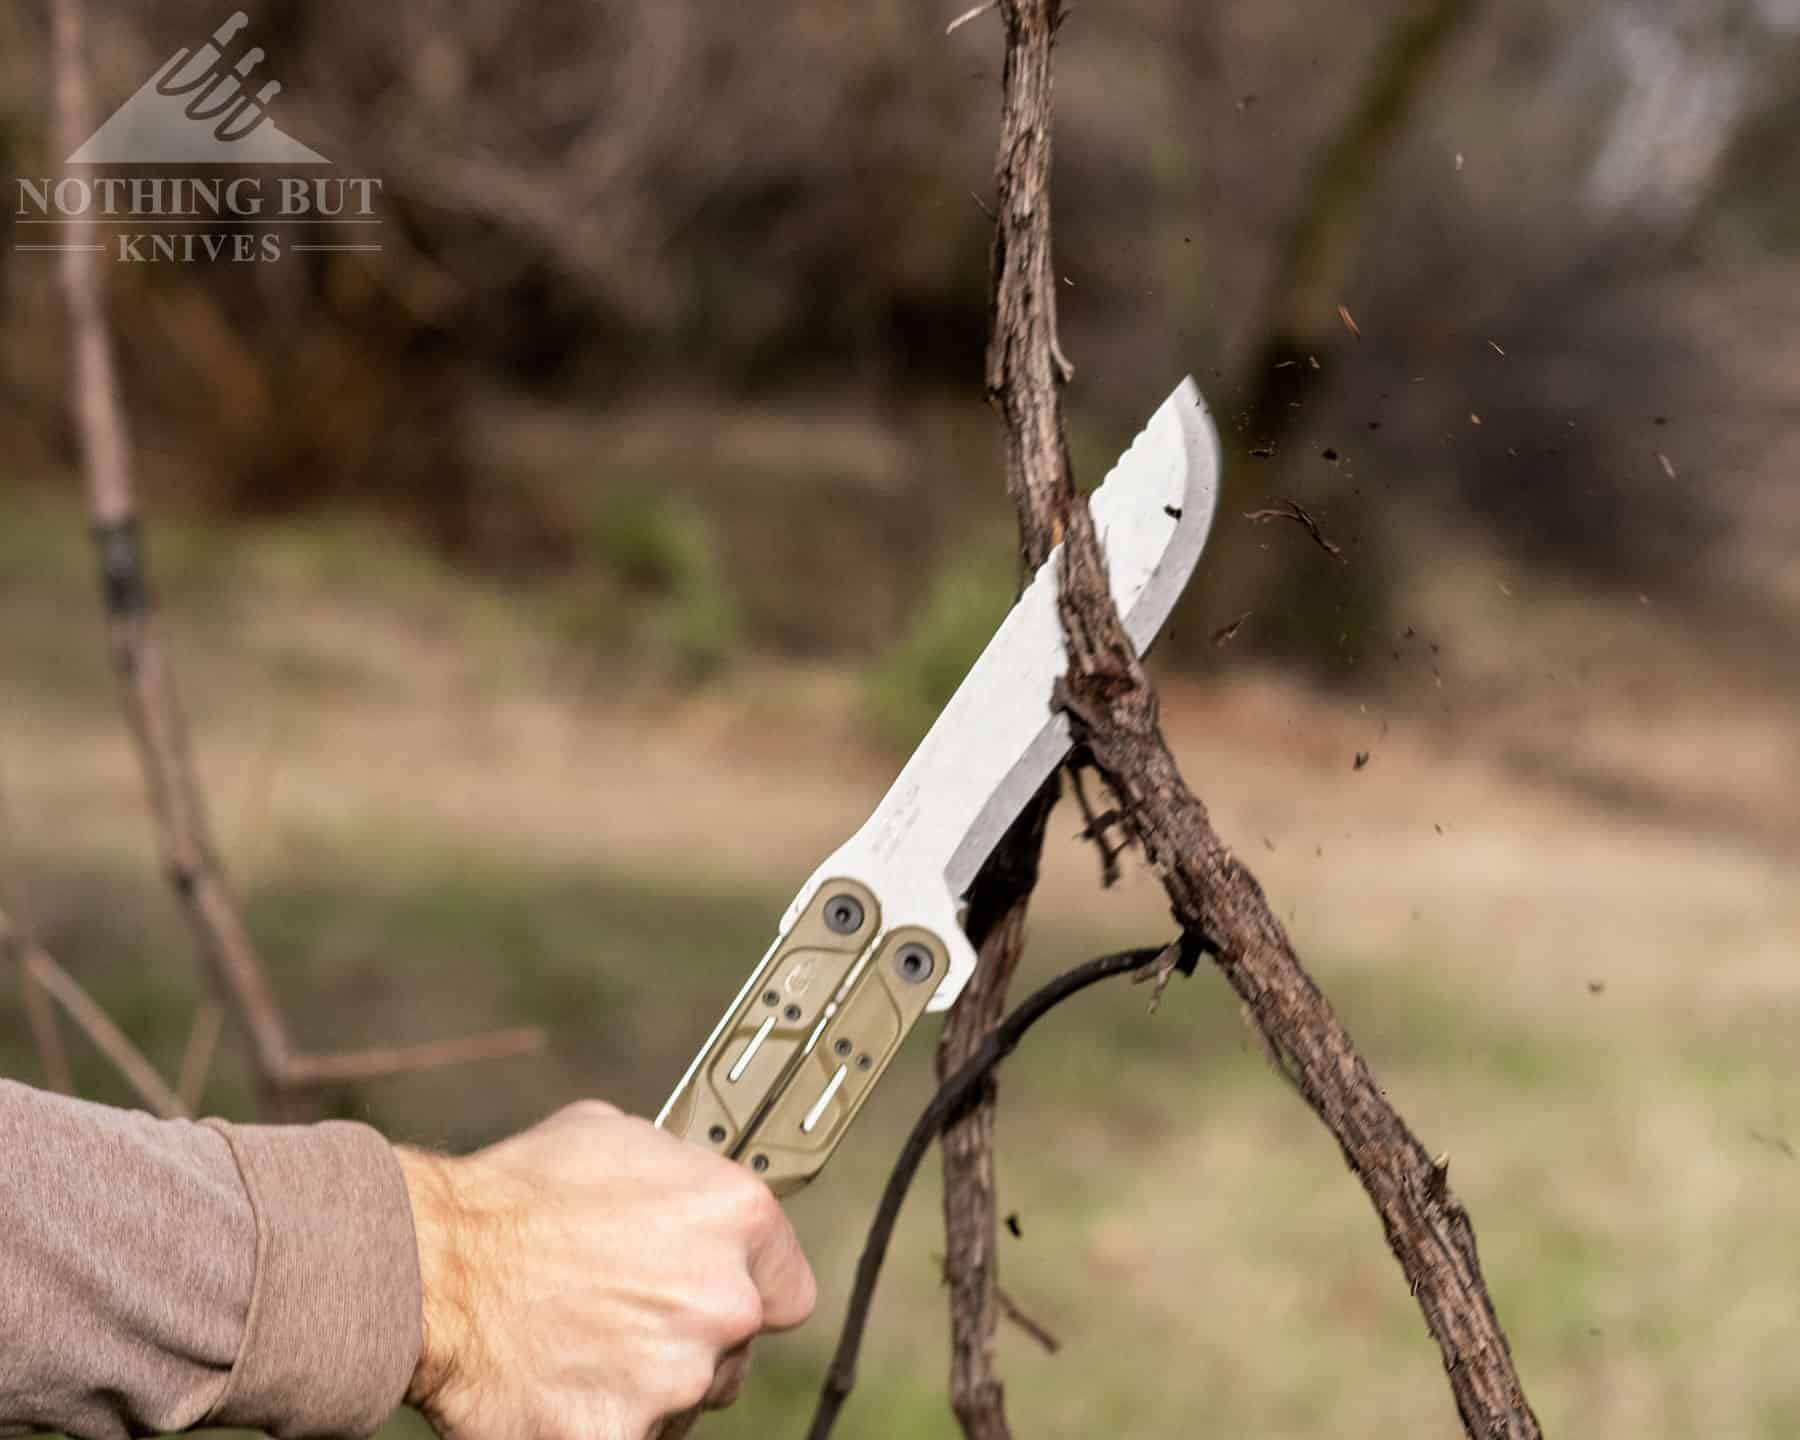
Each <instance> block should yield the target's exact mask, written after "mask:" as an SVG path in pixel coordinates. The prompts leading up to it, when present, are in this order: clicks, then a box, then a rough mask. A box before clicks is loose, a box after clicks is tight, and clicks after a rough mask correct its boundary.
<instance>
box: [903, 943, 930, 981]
mask: <svg viewBox="0 0 1800 1440" xmlns="http://www.w3.org/2000/svg"><path fill="white" fill-rule="evenodd" d="M936 968H937V962H936V961H935V960H933V959H932V958H931V951H930V950H928V949H926V947H925V946H923V945H920V944H918V943H917V942H914V943H913V944H911V945H902V946H901V947H900V948H899V950H898V951H896V952H895V954H894V971H895V973H896V974H898V975H899V977H900V978H901V979H902V980H904V981H905V982H906V983H907V984H908V985H919V984H922V983H923V982H924V981H926V980H929V979H930V978H931V972H932V971H933V970H935V969H936Z"/></svg>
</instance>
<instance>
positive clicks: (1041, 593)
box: [656, 377, 1219, 1195]
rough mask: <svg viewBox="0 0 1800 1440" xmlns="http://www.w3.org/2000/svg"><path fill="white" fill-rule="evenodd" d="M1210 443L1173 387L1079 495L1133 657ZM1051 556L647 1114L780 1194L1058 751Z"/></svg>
mask: <svg viewBox="0 0 1800 1440" xmlns="http://www.w3.org/2000/svg"><path fill="white" fill-rule="evenodd" d="M1218 488H1219V440H1218V435H1217V433H1216V431H1215V430H1214V428H1213V423H1212V419H1211V417H1210V416H1209V415H1208V413H1207V410H1206V403H1205V401H1203V400H1202V399H1201V398H1200V391H1199V389H1198V388H1197V387H1196V386H1195V384H1194V382H1193V380H1192V378H1191V377H1190V378H1189V379H1186V380H1183V381H1182V383H1181V384H1180V385H1179V386H1177V387H1176V389H1175V393H1174V394H1172V395H1171V396H1169V398H1168V399H1167V400H1165V401H1164V402H1163V403H1162V405H1161V406H1160V407H1159V408H1158V410H1157V411H1156V413H1155V414H1154V415H1153V416H1151V417H1150V423H1149V424H1148V425H1146V426H1145V427H1144V429H1143V431H1142V433H1140V434H1139V435H1138V437H1137V438H1136V439H1135V440H1134V441H1132V443H1131V447H1130V448H1129V449H1128V450H1126V452H1125V453H1124V455H1122V456H1121V457H1120V458H1119V462H1118V464H1117V465H1115V466H1114V467H1113V469H1112V471H1111V472H1110V473H1109V474H1108V475H1107V477H1106V479H1105V481H1104V482H1103V483H1102V484H1101V485H1100V488H1099V489H1097V490H1096V491H1095V492H1094V493H1093V494H1092V495H1091V496H1089V497H1088V508H1089V511H1090V513H1091V514H1092V515H1093V519H1094V530H1095V534H1096V535H1097V536H1098V537H1099V540H1100V546H1101V550H1102V553H1103V554H1104V556H1105V559H1106V564H1107V573H1108V578H1109V580H1110V583H1111V586H1112V594H1113V600H1114V602H1115V603H1116V604H1117V606H1118V609H1119V616H1120V618H1121V619H1122V620H1123V621H1124V625H1125V632H1126V634H1127V635H1129V636H1130V637H1131V642H1132V644H1133V645H1135V646H1137V648H1138V651H1139V653H1140V654H1141V653H1142V652H1143V651H1145V650H1147V649H1148V648H1149V646H1150V642H1151V641H1152V640H1154V639H1155V638H1156V635H1157V632H1158V631H1159V630H1161V629H1162V625H1163V622H1164V621H1165V620H1166V619H1168V616H1169V612H1170V611H1171V610H1172V609H1174V607H1175V602H1176V600H1177V599H1178V598H1180V595H1181V592H1182V590H1183V589H1184V588H1185V587H1186V585H1187V582H1188V578H1189V577H1190V576H1191V575H1192V574H1193V572H1194V566H1195V564H1196V563H1197V562H1198V560H1199V558H1200V551H1201V548H1202V547H1203V546H1204V545H1205V544H1206V537H1207V533H1208V531H1209V530H1210V529H1211V526H1212V518H1213V511H1214V508H1215V506H1216V504H1217V501H1218ZM1061 560H1062V547H1061V546H1060V545H1059V546H1058V547H1057V548H1056V549H1055V550H1053V551H1052V552H1051V554H1050V556H1049V558H1048V559H1046V560H1045V561H1044V563H1043V565H1042V566H1040V567H1039V569H1038V571H1037V574H1036V575H1035V576H1033V577H1032V580H1031V583H1030V584H1029V585H1028V586H1026V587H1025V589H1024V591H1023V592H1022V593H1021V594H1020V596H1019V598H1018V601H1017V602H1016V603H1015V604H1014V605H1013V608H1012V610H1011V611H1010V612H1009V613H1008V614H1007V616H1006V619H1005V620H1003V621H1002V622H1001V624H1000V628H999V629H998V630H996V631H995V632H994V638H993V639H992V640H990V641H989V642H988V646H987V648H986V649H985V650H984V651H982V653H981V655H980V657H979V658H978V659H977V660H976V661H975V664H974V665H973V667H971V669H970V670H969V673H968V675H967V676H966V677H965V678H964V680H963V682H962V685H961V686H960V687H959V688H958V689H957V691H956V693H955V694H954V695H952V696H951V697H950V701H949V703H948V704H947V705H945V707H944V709H943V711H942V713H940V714H939V716H938V718H937V720H936V721H935V722H934V723H933V725H932V727H931V729H930V731H929V732H928V733H927V734H926V736H925V738H924V739H923V740H922V741H920V742H919V748H918V749H917V750H915V751H914V752H913V756H912V758H911V759H910V760H908V761H907V762H906V766H905V768H904V769H902V770H901V772H900V774H899V776H898V778H896V779H895V781H894V783H893V786H892V788H890V789H889V790H888V792H887V795H886V797H885V798H884V799H883V800H882V802H881V804H880V805H878V806H876V808H875V812H874V814H872V815H870V816H869V818H868V820H867V821H866V822H865V823H864V824H863V826H862V828H861V829H859V830H858V831H857V832H856V833H855V834H854V835H852V836H851V837H850V839H849V840H847V841H845V842H844V844H843V845H841V846H840V847H839V848H838V849H837V850H836V851H835V852H834V853H833V854H832V855H831V857H830V858H829V859H827V860H826V861H825V862H824V863H823V864H822V865H820V866H819V867H818V869H817V870H815V871H814V872H813V874H812V876H811V878H810V879H808V880H807V882H806V883H805V884H804V885H802V886H801V887H800V892H799V893H798V894H797V895H795V897H794V900H793V903H792V904H791V905H789V906H788V909H787V913H786V914H785V915H783V916H782V918H781V924H780V925H779V927H778V928H777V934H776V937H775V941H774V943H773V944H772V945H771V946H770V947H769V949H768V951H767V953H766V954H764V956H763V958H762V960H761V961H760V962H758V964H757V965H756V967H755V968H754V969H753V970H752V971H751V972H750V978H749V979H748V980H746V981H745V982H744V987H743V989H742V990H740V991H739V992H738V995H737V998H736V999H735V1000H733V1001H732V1003H731V1006H730V1008H729V1009H728V1010H726V1012H725V1015H724V1017H723V1018H722V1019H721V1020H720V1021H719V1023H718V1025H717V1026H715V1027H714V1029H713V1032H712V1035H711V1036H710V1037H709V1038H708V1040H707V1042H706V1044H705V1045H704V1046H702V1047H701V1050H700V1053H699V1054H698V1055H696V1056H695V1057H694V1061H693V1063H692V1064H691V1065H689V1066H688V1070H687V1073H686V1074H685V1075H683V1076H682V1077H681V1083H680V1084H679V1085H677V1086H676V1087H675V1093H674V1094H673V1095H671V1096H670V1097H669V1102H668V1104H666V1105H665V1106H664V1107H663V1110H662V1113H661V1114H660V1115H658V1116H657V1119H656V1123H657V1124H658V1125H660V1126H662V1127H663V1128H665V1129H667V1130H669V1131H671V1132H672V1133H674V1134H677V1135H681V1136H683V1137H684V1138H686V1139H689V1140H691V1141H693V1142H694V1143H696V1144H699V1145H705V1146H707V1147H708V1148H710V1149H712V1150H715V1151H717V1152H718V1153H719V1154H721V1155H725V1156H728V1157H730V1158H731V1159H734V1160H737V1161H739V1162H740V1163H742V1164H745V1165H747V1166H749V1167H750V1169H751V1170H753V1171H755V1172H756V1173H757V1174H759V1175H761V1176H762V1177H763V1179H764V1180H766V1181H767V1182H768V1184H769V1186H770V1188H771V1189H773V1190H774V1191H775V1193H776V1194H778V1195H785V1194H788V1193H790V1192H792V1191H794V1190H798V1189H799V1188H800V1187H801V1186H802V1185H805V1184H806V1183H807V1182H808V1181H809V1180H811V1179H812V1178H813V1177H814V1176H815V1175H817V1174H818V1173H819V1171H820V1170H821V1169H822V1168H823V1167H824V1164H825V1162H826V1161H827V1160H828V1159H829V1158H830V1157H831V1153H832V1151H833V1150H835V1149H836V1148H837V1144H838V1142H839V1141H840V1140H841V1139H843V1137H844V1132H845V1131H846V1130H847V1129H848V1128H849V1126H850V1122H851V1121H852V1120H853V1119H854V1118H855V1117H856V1113H857V1111H858V1110H860V1109H861V1108H862V1105H863V1102H864V1101H865V1100H867V1099H868V1098H869V1093H870V1092H871V1091H872V1090H873V1089H874V1088H875V1084H876V1082H877V1081H879V1080H880V1079H881V1076H882V1074H883V1072H884V1071H885V1070H886V1069H887V1066H888V1062H889V1061H890V1060H892V1059H893V1057H894V1055H895V1053H896V1052H897V1051H898V1050H899V1048H900V1044H901V1042H902V1041H903V1040H905V1038H906V1036H907V1034H908V1032H910V1031H911V1030H912V1028H913V1026H914V1025H915V1024H917V1023H918V1020H919V1017H920V1016H921V1015H923V1014H925V1013H926V1012H927V1011H938V1010H945V1009H948V1008H949V1007H950V1006H951V1005H952V1004H953V1003H955V1000H956V997H957V996H958V995H960V994H961V993H962V991H963V987H964V986H965V985H967V984H968V982H969V977H970V976H971V975H973V974H974V971H975V959H976V957H975V950H974V947H973V946H972V945H971V944H970V943H969V939H968V936H966V935H965V934H964V933H963V930H962V925H961V923H960V919H959V914H960V906H961V904H962V900H963V895H964V892H965V891H966V890H967V889H968V887H969V885H970V884H971V883H973V881H974V879H975V876H976V873H977V872H978V871H979V870H980V869H981V866H982V864H983V863H984V862H985V861H986V860H987V857H988V855H989V854H990V853H991V852H992V851H993V849H994V847H995V845H997V844H998V843H999V841H1000V837H1001V836H1002V835H1003V834H1005V832H1006V828H1007V826H1009V825H1010V824H1011V823H1012V822H1013V820H1014V819H1015V818H1016V817H1017V816H1018V814H1019V812H1020V811H1021V810H1022V809H1024V807H1025V804H1026V802H1027V801H1028V800H1030V798H1031V797H1032V795H1034V794H1035V793H1036V792H1037V789H1038V787H1039V786H1040V785H1042V784H1043V783H1044V781H1045V780H1046V779H1048V778H1049V776H1050V773H1051V772H1052V771H1053V770H1055V768H1056V767H1057V766H1058V765H1059V764H1061V763H1062V760H1063V757H1064V756H1066V755H1067V754H1068V751H1069V745H1070V738H1069V723H1068V717H1067V715H1065V714H1063V713H1062V712H1061V711H1059V710H1056V709H1054V708H1053V707H1052V705H1051V692H1052V688H1053V687H1054V685H1055V682H1056V681H1057V680H1058V679H1059V678H1060V677H1061V676H1062V675H1063V673H1064V672H1065V671H1066V670H1067V668H1068V659H1067V655H1066V653H1065V648H1064V646H1065V642H1064V638H1063V628H1062V620H1061V617H1060V616H1059V615H1058V613H1057V605H1056V598H1057V585H1058V577H1059V575H1060V573H1061V571H1060V565H1061Z"/></svg>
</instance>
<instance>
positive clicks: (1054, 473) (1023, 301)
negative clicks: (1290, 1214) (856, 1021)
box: [937, 0, 1074, 1440]
mask: <svg viewBox="0 0 1800 1440" xmlns="http://www.w3.org/2000/svg"><path fill="white" fill-rule="evenodd" d="M1000 11H1001V18H1002V20H1003V22H1004V26H1005V32H1006V62H1005V70H1004V75H1003V79H1002V84H1001V90H1002V94H1001V119H1000V143H999V149H998V153H997V156H996V159H995V164H994V193H995V195H996V196H997V202H996V203H997V215H996V220H995V226H994V243H993V251H992V255H991V266H992V273H991V284H992V293H991V295H990V298H989V312H988V351H987V390H988V397H989V399H990V401H991V402H992V403H993V405H994V408H995V409H996V411H998V413H999V415H1000V417H1001V419H1002V421H1003V422H1004V425H1005V431H1006V488H1007V492H1008V493H1009V494H1010V495H1011V497H1012V501H1013V507H1014V510H1015V511H1016V512H1017V515H1018V522H1019V583H1020V585H1021V586H1023V585H1025V584H1026V583H1028V582H1029V581H1030V579H1031V577H1032V576H1033V575H1035V574H1036V573H1037V570H1038V567H1039V566H1040V565H1042V564H1043V562H1044V558H1045V557H1046V556H1047V555H1048V554H1049V553H1050V551H1051V550H1052V549H1053V548H1054V547H1055V545H1056V541H1057V538H1058V535H1059V531H1058V518H1057V517H1058V516H1059V515H1060V513H1061V510H1062V507H1063V506H1064V505H1065V504H1066V503H1067V502H1068V498H1069V496H1070V495H1071V494H1073V491H1074V485H1073V481H1072V479H1071V475H1070V469H1069V457H1068V451H1067V447H1066V446H1065V444H1064V440H1063V427H1062V411H1061V402H1060V399H1059V397H1058V394H1057V386H1058V384H1059V383H1060V382H1061V381H1062V380H1064V379H1066V378H1067V374H1068V366H1067V362H1066V361H1064V360H1062V358H1061V356H1062V352H1061V349H1060V346H1059V345H1058V342H1057V337H1056V285H1055V277H1054V275H1053V274H1052V271H1051V264H1050V260H1051V255H1050V189H1049V176H1050V112H1051V74H1050V42H1051V37H1052V34H1053V33H1054V31H1055V28H1056V25H1057V22H1058V20H1059V18H1060V13H1061V5H1060V0H1001V3H1000ZM1057 789H1058V786H1057V783H1056V781H1055V780H1054V779H1053V780H1052V781H1051V782H1050V783H1049V784H1048V785H1046V786H1045V787H1044V789H1043V790H1042V791H1041V792H1040V793H1039V794H1038V795H1037V797H1036V798H1035V799H1034V800H1033V801H1032V803H1031V804H1030V805H1029V806H1028V807H1027V808H1026V810H1025V813H1024V814H1023V815H1021V816H1020V817H1019V819H1018V820H1017V821H1016V822H1015V823H1014V824H1013V825H1012V826H1011V827H1010V828H1009V829H1008V831H1007V834H1006V836H1005V838H1004V839H1003V840H1002V841H1001V843H1000V845H999V847H998V848H997V849H996V851H995V853H994V855H993V856H992V857H991V859H990V860H989V862H988V864H987V865H986V866H985V867H984V868H983V871H982V874H981V875H980V877H979V878H978V879H977V881H976V883H975V885H974V886H973V887H972V888H971V890H970V897H969V899H970V927H969V929H970V938H971V939H972V940H974V942H975V944H976V946H977V947H978V948H979V950H980V952H981V960H980V964H979V965H978V966H977V967H976V970H975V975H974V977H973V978H972V979H971V980H970V982H969V985H968V987H967V988H966V989H965V990H964V991H963V993H962V996H961V997H960V998H959V999H958V1001H957V1003H956V1006H955V1007H954V1008H953V1009H952V1010H951V1012H950V1015H949V1017H948V1019H947V1020H946V1021H945V1023H944V1029H943V1032H942V1034H941V1036H940V1038H939V1042H938V1053H937V1075H938V1079H939V1080H940V1082H941V1081H944V1080H945V1079H947V1078H948V1077H949V1076H951V1075H953V1074H955V1073H956V1072H957V1070H958V1068H959V1067H960V1066H962V1065H964V1064H965V1063H967V1061H968V1059H969V1058H970V1056H972V1055H974V1054H975V1053H976V1052H977V1050H978V1049H979V1048H980V1046H981V1045H982V1043H983V1042H984V1041H985V1039H986V1037H987V1036H988V1034H989V1033H990V1032H991V1031H992V1029H993V1027H994V1025H995V1024H996V1023H998V1021H999V1019H1000V1017H1001V1015H1002V1014H1004V1013H1005V1009H1006V994H1007V990H1008V988H1009V987H1010V985H1011V983H1012V978H1013V975H1014V973H1015V972H1016V971H1017V970H1018V966H1019V960H1020V957H1021V955H1022V953H1023V951H1024V946H1025V917H1026V911H1027V907H1028V905H1029V903H1030V898H1031V892H1032V890H1033V889H1034V888H1035V886H1036V885H1037V875H1038V862H1039V858H1040V856H1041V855H1042V853H1043V848H1044V826H1045V822H1046V821H1047V820H1048V818H1049V814H1050V811H1051V809H1052V807H1053V806H1054V805H1055V803H1056V795H1057ZM994 1107H995V1089H994V1086H993V1085H992V1084H991V1083H989V1084H987V1085H984V1086H983V1087H982V1089H981V1091H980V1093H979V1094H978V1095H977V1096H976V1097H975V1099H974V1101H973V1103H972V1104H971V1105H970V1106H969V1107H968V1108H967V1110H966V1111H965V1113H963V1114H962V1115H961V1116H959V1117H958V1118H957V1119H956V1121H955V1122H954V1123H953V1124H951V1125H950V1126H949V1127H947V1128H946V1129H945V1131H944V1135H943V1151H944V1248H945V1258H944V1274H945V1278H946V1281H947V1282H948V1290H949V1305H950V1406H951V1409H952V1410H953V1411H954V1412H955V1413H956V1417H957V1420H958V1421H959V1422H960V1423H961V1425H962V1429H963V1433H964V1435H965V1436H967V1437H968V1440H1009V1437H1010V1435H1011V1431H1010V1428H1009V1427H1008V1425H1007V1422H1006V1402H1005V1391H1004V1388H1003V1387H1002V1385H1001V1382H1000V1377H999V1375H998V1374H997V1373H996V1369H995V1363H994V1337H995V1332H996V1330H997V1328H998V1326H999V1320H1000V1315H1001V1313H1002V1306H1001V1303H1000V1293H999V1282H998V1276H997V1268H998V1267H997V1248H996V1245H995V1237H996V1233H997V1230H998V1223H999V1215H998V1201H997V1197H996V1192H995V1178H994Z"/></svg>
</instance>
